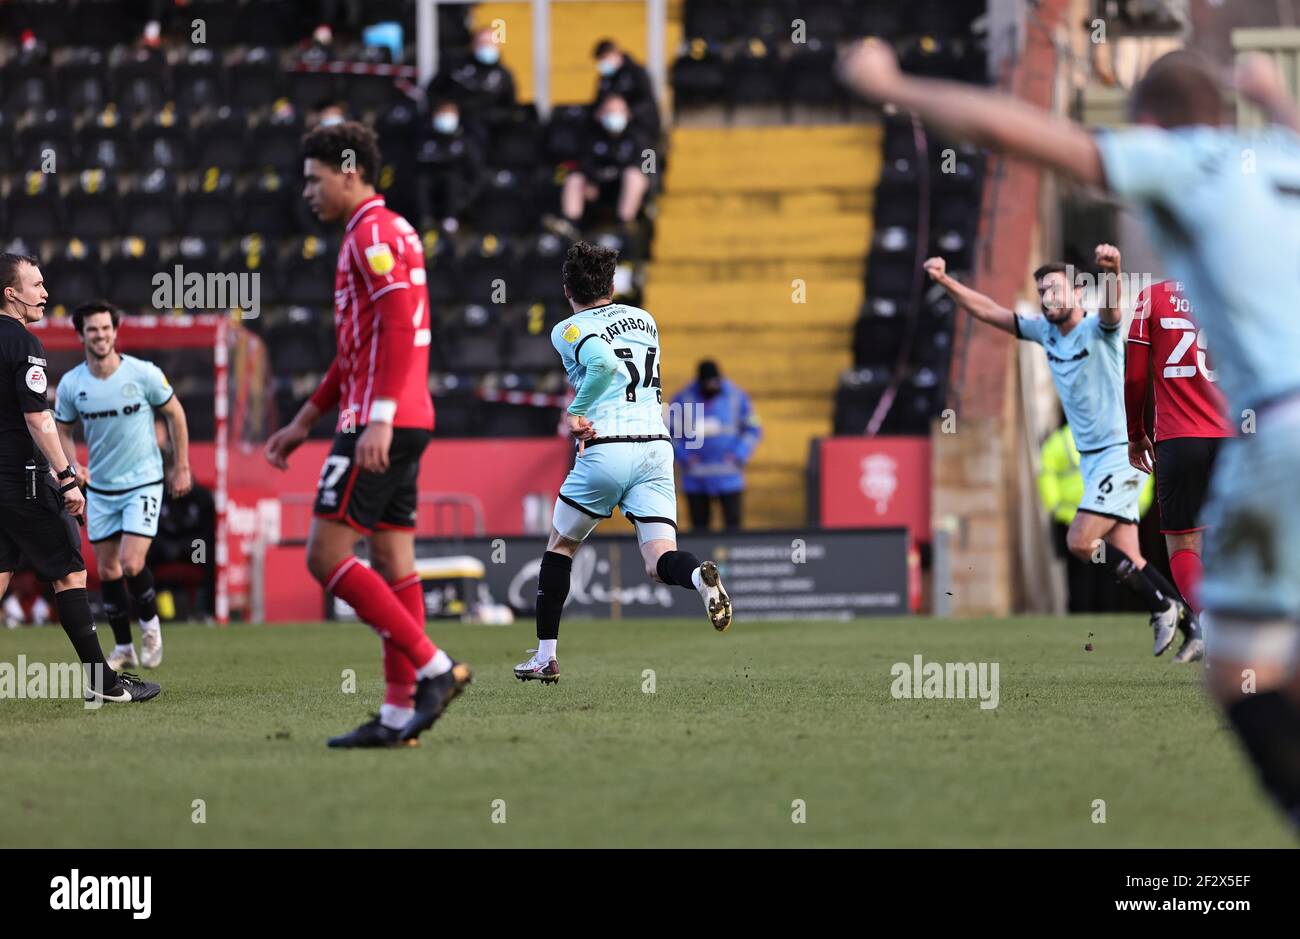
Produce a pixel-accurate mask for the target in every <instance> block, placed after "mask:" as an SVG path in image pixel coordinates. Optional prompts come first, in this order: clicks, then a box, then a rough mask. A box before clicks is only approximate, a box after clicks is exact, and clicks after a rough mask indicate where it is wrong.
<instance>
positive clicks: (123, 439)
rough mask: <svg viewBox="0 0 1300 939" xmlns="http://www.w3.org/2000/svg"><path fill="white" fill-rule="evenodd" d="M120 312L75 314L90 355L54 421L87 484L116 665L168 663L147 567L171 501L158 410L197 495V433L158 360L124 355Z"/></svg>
mask: <svg viewBox="0 0 1300 939" xmlns="http://www.w3.org/2000/svg"><path fill="white" fill-rule="evenodd" d="M121 322H122V311H121V310H119V309H118V308H117V307H115V306H113V304H111V303H108V302H107V301H104V300H92V301H90V302H88V303H83V304H82V305H81V306H79V307H77V308H76V309H75V310H73V311H72V325H73V326H74V327H75V328H76V330H77V335H78V336H80V337H81V344H82V346H83V347H84V348H85V352H86V360H85V361H84V362H82V363H81V364H80V365H78V366H77V367H76V368H74V369H72V370H71V371H69V372H68V373H67V374H66V375H64V376H63V378H62V379H61V380H60V381H59V389H58V392H57V393H56V395H55V407H54V419H55V420H56V421H57V422H58V428H59V441H60V442H61V443H62V444H63V452H64V454H66V455H67V458H68V462H69V463H71V464H72V465H73V466H74V467H76V468H77V482H78V484H80V485H82V486H85V487H86V529H87V534H88V535H89V537H90V543H91V545H92V546H93V547H94V549H95V562H96V564H97V565H98V567H99V582H100V594H101V596H102V597H103V599H104V613H105V615H106V616H107V617H108V624H109V626H110V627H111V628H112V630H113V641H114V643H115V645H114V648H113V654H112V655H110V656H109V657H108V666H109V668H111V669H113V670H114V671H120V670H121V669H123V668H132V667H134V666H136V665H143V666H144V667H145V668H157V667H158V666H159V665H161V664H162V656H163V648H162V629H161V627H160V625H159V622H158V604H157V601H156V599H155V595H154V586H153V574H151V573H150V572H149V568H147V567H146V566H145V563H144V562H145V557H146V556H147V555H148V553H149V545H151V544H152V543H153V539H154V538H155V537H156V536H157V534H158V512H159V509H160V508H161V507H162V497H163V483H164V473H163V459H162V453H161V451H160V450H159V449H158V436H157V433H156V431H155V429H154V413H155V412H157V413H158V414H160V415H161V416H162V418H163V420H164V421H166V423H167V432H168V435H169V436H170V437H171V442H172V450H173V452H174V453H175V459H174V460H173V462H172V466H171V469H170V470H169V471H167V473H166V484H167V489H168V491H169V492H170V493H171V494H172V495H173V496H177V497H179V496H183V495H185V494H186V493H187V492H189V491H190V486H191V484H192V482H191V479H190V459H189V449H190V435H189V429H188V425H187V424H186V421H185V410H184V408H182V407H181V402H180V399H179V398H177V397H176V392H174V391H173V390H172V386H171V385H170V384H168V382H167V376H165V375H164V374H163V372H162V369H160V368H159V367H158V366H156V365H154V364H153V363H152V362H146V361H145V360H144V359H137V358H136V357H135V356H132V355H122V354H121V353H119V352H118V351H117V329H118V326H119V325H120V324H121ZM78 421H80V422H81V425H82V429H83V432H84V433H85V435H86V448H87V450H88V451H89V453H88V456H89V459H88V460H87V464H88V465H87V466H77V445H76V443H75V442H74V441H73V439H72V431H73V428H74V427H75V426H76V424H77V422H78ZM131 606H134V608H135V615H136V619H138V620H139V622H140V655H139V657H137V656H136V651H135V645H134V644H133V643H132V642H131V617H130V609H131Z"/></svg>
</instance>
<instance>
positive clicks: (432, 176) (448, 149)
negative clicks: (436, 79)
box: [415, 100, 483, 234]
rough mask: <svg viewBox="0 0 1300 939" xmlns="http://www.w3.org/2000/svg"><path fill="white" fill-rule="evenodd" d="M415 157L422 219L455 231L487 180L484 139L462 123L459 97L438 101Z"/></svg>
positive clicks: (417, 190) (418, 202) (452, 231)
mask: <svg viewBox="0 0 1300 939" xmlns="http://www.w3.org/2000/svg"><path fill="white" fill-rule="evenodd" d="M415 159H416V163H417V164H418V166H419V169H418V171H417V182H416V201H417V204H418V205H419V212H420V219H421V220H422V221H424V220H427V219H434V220H436V221H437V223H438V225H439V226H440V227H441V228H442V229H443V231H445V232H447V233H449V234H450V233H454V232H455V231H457V230H458V229H459V228H460V218H461V216H462V214H463V213H464V211H465V209H466V208H467V207H468V206H469V205H470V203H471V202H473V201H474V197H475V195H476V194H477V193H478V189H479V185H480V183H481V182H482V180H483V145H482V141H480V140H479V139H478V137H477V136H476V135H475V134H473V133H471V132H470V131H469V129H468V128H466V127H465V125H464V124H462V123H461V119H460V108H459V107H457V105H456V102H455V101H451V100H443V101H439V102H437V103H436V104H435V105H434V108H433V118H432V120H431V122H430V125H429V129H428V131H427V133H426V134H425V135H424V137H423V138H422V139H421V141H420V145H419V149H418V150H417V151H416V155H415Z"/></svg>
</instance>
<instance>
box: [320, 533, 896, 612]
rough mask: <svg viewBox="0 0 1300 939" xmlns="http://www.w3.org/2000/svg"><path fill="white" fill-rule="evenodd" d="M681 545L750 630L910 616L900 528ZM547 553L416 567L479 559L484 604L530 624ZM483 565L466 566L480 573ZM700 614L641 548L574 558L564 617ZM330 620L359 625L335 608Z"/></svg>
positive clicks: (442, 585) (475, 554) (435, 586)
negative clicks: (753, 624)
mask: <svg viewBox="0 0 1300 939" xmlns="http://www.w3.org/2000/svg"><path fill="white" fill-rule="evenodd" d="M680 546H681V547H682V548H683V549H684V550H688V551H693V552H695V553H696V554H697V555H698V556H699V557H701V558H705V557H711V558H713V559H714V560H716V561H717V562H718V564H719V566H720V568H721V571H722V576H723V581H724V583H725V584H726V586H727V589H728V591H729V592H730V593H731V595H732V598H733V600H734V602H735V607H736V616H737V618H739V619H741V620H742V621H743V620H751V621H753V620H765V619H767V620H794V619H832V620H836V619H838V620H847V619H852V618H853V617H857V616H885V615H900V614H903V613H906V612H907V533H906V531H905V530H904V529H902V528H881V529H871V530H839V531H821V532H810V531H774V532H752V533H751V532H744V533H736V534H716V535H684V536H683V537H682V538H681V540H680ZM545 550H546V539H545V538H541V537H514V538H476V539H467V540H465V541H435V540H420V541H417V543H416V556H417V567H418V568H425V569H426V570H427V571H429V572H430V573H432V571H433V569H435V568H438V567H443V568H444V569H445V561H440V559H447V558H453V557H464V558H467V559H475V560H476V561H477V562H478V564H481V565H482V571H483V577H482V580H481V581H479V582H478V583H479V587H478V589H479V592H480V599H481V600H483V601H484V602H491V603H499V604H506V605H508V606H510V607H511V608H512V609H513V610H514V611H515V615H516V616H519V617H530V618H531V616H532V615H533V603H534V598H535V595H536V592H537V570H538V566H539V564H540V563H541V557H542V553H543V552H544V551H545ZM478 564H474V563H470V564H468V565H466V567H467V569H473V570H477V568H478ZM467 582H469V583H473V580H472V579H471V580H469V581H467ZM453 583H455V582H453ZM448 584H449V582H448V581H446V580H436V581H435V580H426V582H425V600H426V608H427V610H428V613H429V615H430V616H431V617H432V616H438V615H440V614H442V613H443V612H444V610H445V608H446V604H447V603H448V602H449V601H451V602H454V600H455V599H456V598H459V596H460V595H461V594H460V592H459V589H458V587H459V584H455V585H454V586H450V587H449V586H448ZM484 593H486V594H487V596H483V594H484ZM701 611H702V607H701V605H700V601H699V598H698V597H697V596H696V595H695V594H693V593H688V592H686V591H685V590H682V589H681V588H680V587H668V586H665V585H664V584H657V583H654V582H652V581H651V580H650V579H649V578H648V577H646V574H645V567H644V563H643V562H642V560H641V554H640V552H639V551H638V550H637V546H636V542H635V541H632V540H630V539H626V538H591V539H589V540H588V542H587V543H586V544H585V545H583V547H582V549H581V550H580V551H579V552H578V556H577V557H576V558H574V562H573V579H572V586H571V587H570V589H569V599H568V603H567V605H566V606H565V609H564V615H565V616H566V617H575V616H576V617H591V618H601V619H620V618H640V617H645V618H663V617H680V618H698V617H699V616H701V615H702V613H701ZM331 612H332V613H333V615H335V616H337V617H340V618H349V617H350V616H351V610H350V609H348V608H347V605H346V604H344V603H341V602H339V601H337V600H336V601H335V603H334V609H333V610H332V611H331Z"/></svg>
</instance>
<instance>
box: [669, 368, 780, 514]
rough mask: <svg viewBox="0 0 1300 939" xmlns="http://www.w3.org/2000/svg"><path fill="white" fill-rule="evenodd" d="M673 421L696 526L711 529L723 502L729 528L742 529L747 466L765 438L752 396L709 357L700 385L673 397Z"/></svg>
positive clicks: (699, 371)
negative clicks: (716, 504)
mask: <svg viewBox="0 0 1300 939" xmlns="http://www.w3.org/2000/svg"><path fill="white" fill-rule="evenodd" d="M668 423H669V428H670V432H671V434H672V438H673V450H674V451H675V452H676V457H677V463H678V465H679V466H680V468H681V473H682V491H683V492H685V493H686V503H687V505H688V506H689V508H690V514H691V528H692V529H699V530H701V531H705V530H707V529H708V527H709V521H710V515H711V514H712V509H713V502H714V500H715V499H716V500H717V501H718V502H720V503H721V504H722V519H723V527H724V528H725V530H727V531H735V530H737V529H738V528H740V515H741V495H742V494H743V493H744V491H745V472H744V469H745V464H746V463H748V462H749V458H750V457H751V456H752V455H753V453H754V448H755V447H756V446H758V441H759V439H760V438H761V437H762V435H763V433H762V430H761V429H760V428H759V425H758V415H756V414H755V413H754V409H753V406H752V405H751V404H750V401H749V395H747V394H745V392H743V391H741V390H740V388H739V387H738V386H737V385H735V384H733V383H732V382H730V381H728V380H727V379H725V378H723V377H722V372H721V371H720V370H719V369H718V365H717V363H716V362H713V361H710V360H707V359H706V360H705V361H703V362H701V363H700V364H699V367H698V369H697V371H696V376H695V381H693V382H692V383H691V384H689V385H687V386H686V387H685V388H683V389H682V390H681V391H679V392H678V393H677V396H676V397H674V398H673V401H672V406H671V407H670V408H669V422H668Z"/></svg>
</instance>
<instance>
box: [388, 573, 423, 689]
mask: <svg viewBox="0 0 1300 939" xmlns="http://www.w3.org/2000/svg"><path fill="white" fill-rule="evenodd" d="M388 586H389V589H390V590H392V591H393V596H395V597H397V599H398V600H399V601H400V602H401V604H402V606H404V607H406V612H408V613H410V614H411V618H412V619H413V620H415V621H416V622H417V623H419V624H420V628H421V629H423V628H424V587H423V586H422V585H421V584H420V575H419V574H412V575H411V576H409V577H403V578H402V579H401V580H399V581H397V582H396V583H393V584H389V585H388ZM384 681H385V682H386V683H387V690H386V691H385V693H384V703H385V704H392V705H395V706H397V707H401V708H409V707H410V706H411V696H412V695H414V694H415V666H414V665H412V664H411V662H410V660H409V659H407V657H406V656H405V655H403V654H402V650H401V649H399V648H398V647H397V646H396V645H394V644H393V641H392V640H391V639H385V640H384Z"/></svg>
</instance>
